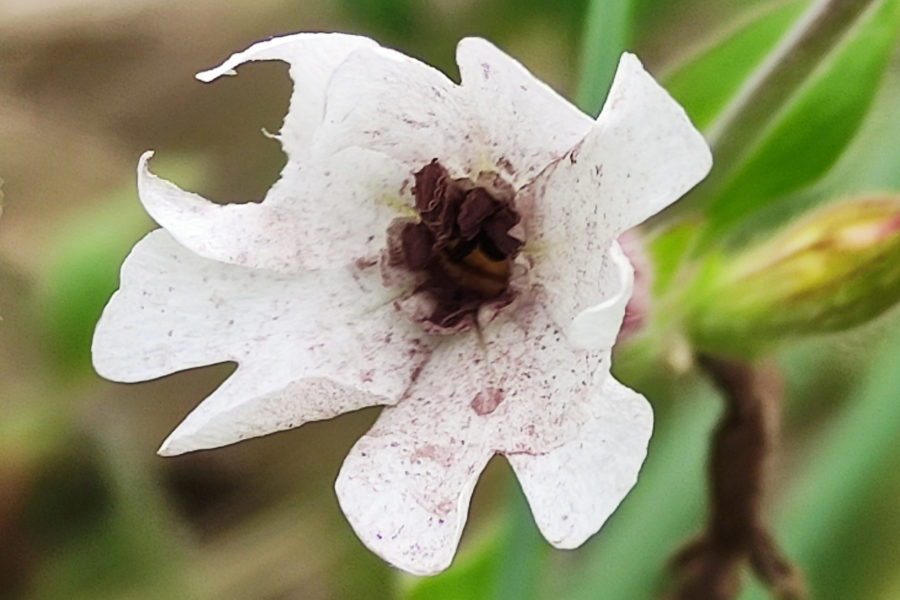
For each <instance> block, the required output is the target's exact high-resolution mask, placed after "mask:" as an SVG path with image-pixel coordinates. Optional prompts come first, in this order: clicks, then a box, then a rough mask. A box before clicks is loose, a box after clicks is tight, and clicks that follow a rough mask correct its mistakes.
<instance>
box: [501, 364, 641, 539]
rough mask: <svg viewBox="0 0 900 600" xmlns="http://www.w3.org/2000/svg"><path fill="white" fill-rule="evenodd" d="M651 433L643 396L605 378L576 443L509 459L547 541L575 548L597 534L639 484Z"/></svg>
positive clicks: (572, 442) (509, 456)
mask: <svg viewBox="0 0 900 600" xmlns="http://www.w3.org/2000/svg"><path fill="white" fill-rule="evenodd" d="M652 429H653V414H652V412H651V410H650V406H649V404H648V403H647V401H646V400H645V399H644V397H643V396H641V395H640V394H638V393H636V392H634V391H632V390H630V389H628V388H626V387H625V386H623V385H621V384H620V383H618V382H617V381H616V380H615V379H613V378H612V377H609V378H608V379H607V381H606V382H605V384H604V385H603V386H602V387H601V388H599V389H598V390H597V392H596V397H595V398H594V400H593V402H592V405H591V413H590V419H589V420H588V422H587V423H586V425H585V427H584V429H583V430H582V432H581V435H580V436H578V438H576V439H573V440H571V441H569V442H568V443H566V444H565V445H563V446H561V447H559V448H557V449H555V450H553V451H551V452H548V453H546V454H536V455H535V454H527V453H522V454H511V455H508V456H507V458H508V460H509V462H510V464H511V465H512V467H513V469H514V470H515V472H516V475H517V476H518V478H519V482H520V483H521V485H522V489H523V491H524V492H525V495H526V497H527V498H528V503H529V504H530V505H531V511H532V513H533V514H534V518H535V521H536V522H537V524H538V527H539V528H540V530H541V533H543V534H544V537H546V538H547V541H549V542H550V543H551V544H553V545H554V546H556V547H558V548H575V547H577V546H580V545H581V544H582V543H583V542H584V541H585V540H586V539H587V538H588V537H590V536H591V535H593V534H594V533H596V531H597V530H598V529H600V526H601V525H603V523H604V522H605V521H606V519H607V518H608V517H609V516H610V515H611V514H612V512H613V511H614V510H615V509H616V507H617V506H618V505H619V503H620V502H621V501H622V499H623V498H624V497H625V495H626V494H627V493H628V491H629V490H630V489H631V488H632V487H633V486H634V484H635V482H636V481H637V474H638V471H639V470H640V467H641V464H642V463H643V461H644V458H645V456H646V454H647V442H648V441H649V439H650V434H651V432H652Z"/></svg>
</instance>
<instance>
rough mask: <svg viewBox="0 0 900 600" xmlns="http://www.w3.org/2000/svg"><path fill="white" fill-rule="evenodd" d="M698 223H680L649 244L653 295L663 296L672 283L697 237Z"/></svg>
mask: <svg viewBox="0 0 900 600" xmlns="http://www.w3.org/2000/svg"><path fill="white" fill-rule="evenodd" d="M697 228H698V225H697V223H694V222H690V221H687V222H680V223H677V224H675V225H674V226H672V227H670V228H669V229H666V230H665V231H663V232H661V233H660V234H658V235H657V236H656V237H654V238H653V239H652V240H650V241H649V243H648V244H647V252H648V254H649V255H650V258H651V260H652V261H653V294H654V295H655V296H657V297H658V296H661V295H662V294H663V293H664V292H665V290H666V289H667V288H668V287H669V285H670V284H671V283H672V280H673V278H674V277H675V274H676V272H677V270H678V267H679V265H680V264H681V260H682V258H684V256H685V254H686V253H687V251H688V250H689V249H690V246H691V243H692V242H693V241H694V238H695V236H696V235H697Z"/></svg>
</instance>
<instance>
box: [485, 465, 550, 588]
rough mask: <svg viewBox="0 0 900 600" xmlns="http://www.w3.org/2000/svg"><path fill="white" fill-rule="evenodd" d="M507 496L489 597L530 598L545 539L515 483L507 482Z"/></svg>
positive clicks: (539, 566)
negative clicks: (504, 524) (504, 525)
mask: <svg viewBox="0 0 900 600" xmlns="http://www.w3.org/2000/svg"><path fill="white" fill-rule="evenodd" d="M510 483H511V484H512V485H510V488H511V489H510V493H509V494H508V500H507V515H508V516H507V519H508V525H507V528H508V533H507V535H506V539H505V542H504V544H503V545H502V546H501V548H500V556H499V565H498V567H499V568H498V571H497V581H496V582H495V584H494V593H493V595H492V596H491V598H492V599H493V600H532V599H533V598H535V597H536V594H537V586H538V580H539V575H540V572H541V570H540V568H541V564H542V562H543V561H542V559H543V556H544V554H545V550H546V542H545V541H544V538H543V537H541V534H540V533H539V532H538V529H537V525H535V523H534V518H533V517H532V516H531V509H529V507H528V503H527V502H526V500H525V496H524V494H523V493H522V490H521V489H519V486H518V485H516V484H515V483H513V482H510Z"/></svg>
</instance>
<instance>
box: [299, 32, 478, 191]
mask: <svg viewBox="0 0 900 600" xmlns="http://www.w3.org/2000/svg"><path fill="white" fill-rule="evenodd" d="M473 118H474V115H473V113H472V110H471V107H470V106H469V105H468V104H467V103H466V102H465V101H464V99H463V98H462V97H461V95H460V93H459V89H458V86H457V85H456V84H455V83H453V82H452V81H451V80H449V79H448V78H447V77H446V76H445V75H444V74H443V73H441V72H440V71H438V70H436V69H434V68H432V67H430V66H428V65H426V64H424V63H422V62H419V61H417V60H415V59H413V58H410V57H408V56H405V55H403V54H400V53H399V52H394V51H392V50H387V49H385V48H377V49H374V50H360V51H358V52H354V53H353V54H352V55H351V56H350V57H349V58H347V60H346V61H344V63H343V64H341V66H340V67H339V68H338V69H337V70H336V71H335V73H334V76H333V77H332V78H331V82H330V83H329V85H328V91H327V97H326V108H325V121H324V122H323V124H322V127H320V128H319V130H318V132H317V135H316V152H323V153H330V152H334V151H336V150H339V149H342V148H346V147H349V146H358V147H361V148H368V149H371V150H375V151H378V152H382V153H384V154H386V155H388V156H391V157H392V158H394V159H395V160H397V161H399V163H401V164H402V165H404V167H405V168H406V169H407V170H408V171H409V172H415V171H418V170H419V169H421V168H422V167H424V166H425V165H426V164H428V163H429V162H431V160H432V159H434V158H437V159H439V160H440V161H441V164H443V165H444V166H445V167H446V168H447V169H448V170H449V171H450V172H451V173H452V174H453V175H454V176H457V177H459V176H463V175H468V174H470V173H472V172H476V173H477V172H478V171H479V170H480V169H481V168H483V167H485V166H489V163H488V158H487V156H486V154H485V153H484V152H483V151H482V146H483V143H482V141H481V139H480V138H479V135H480V133H479V132H480V128H479V127H478V123H477V122H475V121H473Z"/></svg>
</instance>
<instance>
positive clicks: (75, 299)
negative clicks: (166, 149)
mask: <svg viewBox="0 0 900 600" xmlns="http://www.w3.org/2000/svg"><path fill="white" fill-rule="evenodd" d="M156 167H157V171H158V172H161V173H167V172H168V173H172V174H173V175H174V176H175V177H174V178H175V179H179V180H182V181H184V182H186V183H188V184H191V185H188V187H189V188H193V187H196V184H197V183H198V182H199V181H200V180H201V179H203V178H205V175H206V165H205V164H203V163H202V162H201V161H199V160H196V159H190V158H185V159H178V158H175V159H160V160H159V163H158V164H157V165H156ZM152 226H153V224H152V221H151V220H150V218H149V217H148V216H147V215H146V213H145V212H144V209H143V207H142V206H141V204H140V202H139V201H138V199H137V192H136V190H135V189H134V184H128V185H127V186H124V187H123V188H122V189H120V190H118V191H116V192H114V193H112V194H110V195H109V196H108V197H107V198H105V199H104V200H103V201H102V202H101V203H99V204H98V205H96V206H95V207H92V208H89V209H84V210H82V211H80V212H79V214H78V215H77V216H76V217H73V218H71V219H69V220H68V221H66V223H65V226H64V227H63V228H62V229H61V230H60V231H59V232H58V233H57V234H55V235H53V236H52V240H53V244H52V245H51V246H50V247H49V248H47V261H46V263H45V264H44V265H43V269H42V274H41V289H40V293H39V300H40V311H41V312H40V319H41V325H42V326H43V328H44V334H45V338H46V347H47V349H48V351H49V357H48V358H49V360H48V364H49V365H51V366H52V367H54V368H55V369H56V372H57V373H56V374H58V375H63V376H68V375H74V374H80V373H85V372H88V371H89V369H90V364H91V362H90V347H91V337H92V335H93V331H94V325H95V324H96V323H97V319H98V318H99V317H100V313H101V311H102V310H103V306H104V305H105V304H106V302H107V301H108V300H109V297H110V295H111V294H112V293H113V291H115V289H116V287H117V284H118V275H119V267H120V265H121V264H122V260H123V259H124V258H125V256H126V255H127V254H128V251H129V250H130V248H131V247H132V246H133V245H134V243H135V242H136V241H137V240H138V239H139V238H140V237H141V235H142V234H143V233H144V232H146V231H148V230H149V229H151V228H152Z"/></svg>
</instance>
